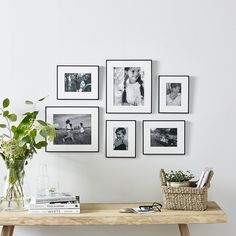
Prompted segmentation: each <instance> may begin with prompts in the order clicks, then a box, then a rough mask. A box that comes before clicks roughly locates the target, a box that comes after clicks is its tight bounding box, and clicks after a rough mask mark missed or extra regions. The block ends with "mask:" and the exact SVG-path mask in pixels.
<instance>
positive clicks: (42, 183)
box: [37, 164, 49, 195]
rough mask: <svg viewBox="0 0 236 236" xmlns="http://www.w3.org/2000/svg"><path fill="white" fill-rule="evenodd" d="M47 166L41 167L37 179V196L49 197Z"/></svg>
mask: <svg viewBox="0 0 236 236" xmlns="http://www.w3.org/2000/svg"><path fill="white" fill-rule="evenodd" d="M47 172H48V171H47V165H46V164H44V165H40V166H39V176H38V179H37V195H48V193H49V176H48V173H47Z"/></svg>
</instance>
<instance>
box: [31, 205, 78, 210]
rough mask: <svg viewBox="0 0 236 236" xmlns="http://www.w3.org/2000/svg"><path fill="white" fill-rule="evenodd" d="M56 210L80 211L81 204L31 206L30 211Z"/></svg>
mask: <svg viewBox="0 0 236 236" xmlns="http://www.w3.org/2000/svg"><path fill="white" fill-rule="evenodd" d="M54 208H67V209H78V208H80V204H79V203H77V204H70V203H68V204H61V203H55V204H30V206H29V209H31V210H37V209H54Z"/></svg>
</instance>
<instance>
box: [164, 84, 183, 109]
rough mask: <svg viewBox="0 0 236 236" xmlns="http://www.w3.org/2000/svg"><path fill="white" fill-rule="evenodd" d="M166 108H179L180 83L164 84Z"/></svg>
mask: <svg viewBox="0 0 236 236" xmlns="http://www.w3.org/2000/svg"><path fill="white" fill-rule="evenodd" d="M166 106H181V83H166Z"/></svg>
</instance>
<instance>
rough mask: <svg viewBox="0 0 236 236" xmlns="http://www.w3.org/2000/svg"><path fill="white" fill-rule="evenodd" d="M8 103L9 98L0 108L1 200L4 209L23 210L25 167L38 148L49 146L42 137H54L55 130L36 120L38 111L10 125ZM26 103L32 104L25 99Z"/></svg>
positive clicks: (10, 118) (12, 119) (10, 117)
mask: <svg viewBox="0 0 236 236" xmlns="http://www.w3.org/2000/svg"><path fill="white" fill-rule="evenodd" d="M43 100H44V98H42V99H39V101H43ZM9 104H10V100H9V99H8V98H6V99H4V100H3V103H2V107H0V112H1V114H0V115H1V116H2V117H3V118H4V119H5V123H1V124H0V128H1V129H3V131H1V133H0V156H1V157H2V159H3V161H4V162H5V165H6V168H7V176H6V179H5V190H4V194H3V197H2V198H1V200H0V203H1V207H2V208H3V209H5V210H22V209H24V207H25V200H26V199H25V195H24V186H23V184H24V176H25V166H26V165H27V164H28V161H29V160H30V159H31V158H32V157H33V154H35V153H37V149H41V148H43V147H45V146H47V145H48V142H46V141H45V138H48V140H49V141H52V140H53V138H54V133H55V132H54V131H55V130H54V127H53V125H51V124H49V123H46V122H44V121H42V120H38V119H37V116H38V111H32V112H26V113H25V114H24V118H23V119H22V120H21V122H19V124H18V125H17V124H13V123H14V122H16V121H17V116H16V114H14V113H11V112H10V110H9ZM26 104H34V103H33V102H31V101H26ZM34 105H36V104H34Z"/></svg>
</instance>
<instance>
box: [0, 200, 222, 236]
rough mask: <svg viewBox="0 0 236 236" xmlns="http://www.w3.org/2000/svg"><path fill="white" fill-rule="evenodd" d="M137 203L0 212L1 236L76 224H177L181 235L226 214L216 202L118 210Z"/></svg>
mask: <svg viewBox="0 0 236 236" xmlns="http://www.w3.org/2000/svg"><path fill="white" fill-rule="evenodd" d="M138 205H139V204H137V203H136V204H134V203H130V204H126V203H125V204H123V203H119V204H106V203H102V204H81V214H70V215H67V214H58V215H56V214H47V215H46V214H45V215H32V214H29V213H28V212H4V211H2V212H0V225H3V228H2V233H1V236H12V235H13V231H14V227H15V226H17V225H21V226H27V225H28V226H49V225H51V226H52V225H54V226H65V225H67V226H76V225H78V226H79V225H156V224H177V225H178V226H179V231H180V234H181V236H189V235H190V233H189V229H188V224H219V223H226V214H225V213H224V212H223V211H222V210H221V208H220V207H219V206H218V205H217V204H216V203H215V202H209V203H208V209H207V210H206V211H171V210H166V209H162V212H155V213H143V214H133V213H119V209H120V208H126V207H138Z"/></svg>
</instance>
